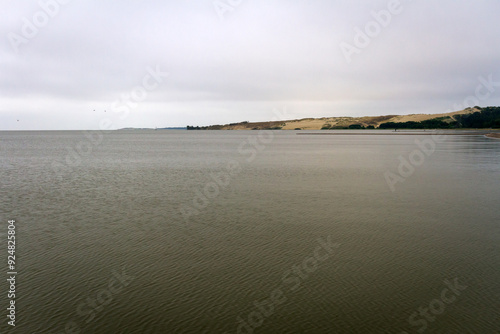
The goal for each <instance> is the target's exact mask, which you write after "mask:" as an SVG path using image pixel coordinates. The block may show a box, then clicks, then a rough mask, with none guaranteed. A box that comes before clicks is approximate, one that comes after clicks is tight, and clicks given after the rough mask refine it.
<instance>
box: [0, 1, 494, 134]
mask: <svg viewBox="0 0 500 334" xmlns="http://www.w3.org/2000/svg"><path fill="white" fill-rule="evenodd" d="M1 3H2V13H1V14H0V34H1V35H2V39H1V41H0V130H51V129H53V130H73V129H74V130H79V129H99V128H100V127H101V126H102V124H103V122H104V123H106V122H107V124H110V127H111V128H123V127H153V128H154V127H175V126H186V125H209V124H224V123H230V122H239V121H266V120H273V119H275V117H276V113H275V111H276V110H279V111H280V113H281V115H280V116H278V117H282V118H286V119H290V118H294V119H295V118H306V117H323V116H368V115H370V116H371V115H388V114H410V113H429V114H430V113H442V112H446V111H452V110H458V109H463V108H462V107H468V106H473V105H475V104H478V105H480V106H493V105H495V106H498V105H500V66H499V65H500V43H498V42H499V37H500V24H499V23H498V13H500V1H498V0H478V1H463V0H462V1H459V0H442V1H430V0H428V1H426V0H420V1H417V0H401V1H399V5H397V3H398V1H397V0H389V1H387V0H385V1H378V0H376V1H350V0H316V1H315V0H309V1H306V0H288V1H284V0H276V1H269V0H220V1H219V0H217V1H214V0H198V1H159V0H158V1H157V0H144V1H139V0H128V1H97V0H86V1H83V0H64V1H63V0H58V1H56V0H41V1H11V0H1ZM374 13H378V15H375V14H374ZM387 13H389V15H387ZM375 16H378V21H377V19H376V18H375ZM359 31H365V33H364V34H366V31H367V32H368V36H366V35H365V36H363V37H360V36H359ZM347 45H350V46H347ZM346 50H347V51H346ZM346 55H347V57H346ZM348 58H349V59H348ZM152 73H153V74H152ZM166 73H168V75H167V74H166ZM481 78H482V79H481ZM285 110H286V112H284V111H285ZM283 115H285V116H283ZM103 120H104V121H103Z"/></svg>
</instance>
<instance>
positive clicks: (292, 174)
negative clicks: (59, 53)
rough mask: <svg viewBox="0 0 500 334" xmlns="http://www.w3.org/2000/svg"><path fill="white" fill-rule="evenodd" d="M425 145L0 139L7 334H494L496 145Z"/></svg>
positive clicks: (166, 134)
mask: <svg viewBox="0 0 500 334" xmlns="http://www.w3.org/2000/svg"><path fill="white" fill-rule="evenodd" d="M301 133H304V131H302V132H301ZM351 133H352V132H351ZM362 133H367V132H362ZM376 133H382V132H380V131H377V132H376ZM101 136H102V137H101ZM431 138H432V137H431V136H412V135H409V134H399V135H392V134H391V133H387V135H376V136H371V135H359V136H358V135H348V136H318V135H297V131H274V132H262V133H260V132H258V131H248V132H247V131H241V132H238V131H218V132H217V131H215V132H212V131H111V132H105V133H87V134H85V133H84V132H80V131H68V132H64V131H62V132H1V133H0V180H1V189H0V192H1V198H0V199H1V202H0V210H1V211H0V213H1V215H0V217H1V220H2V224H1V226H2V227H1V228H2V230H1V231H0V236H1V241H0V247H1V248H0V250H1V252H2V258H6V255H7V253H6V252H7V250H6V245H7V242H6V231H7V221H8V220H10V219H15V220H16V226H17V244H16V247H17V248H16V251H17V270H18V276H17V291H16V292H17V293H16V307H17V308H16V327H15V328H14V329H10V328H8V326H7V321H6V317H5V316H6V311H5V309H6V307H7V305H8V300H7V293H6V292H7V289H8V286H7V284H6V283H4V284H3V285H2V287H1V291H2V292H1V295H0V305H1V309H2V310H4V311H2V312H3V313H5V314H2V318H3V319H4V320H3V321H2V323H1V324H0V332H1V333H6V332H7V330H11V332H12V333H53V334H61V333H103V334H108V333H221V334H223V333H252V332H253V333H273V334H275V333H314V334H315V333H353V334H354V333H355V334H363V333H366V334H374V333H394V334H400V333H405V332H406V333H408V334H411V333H480V334H489V333H500V284H499V282H500V211H499V209H498V208H499V199H500V140H493V139H487V138H485V137H483V136H480V135H472V136H466V135H456V136H446V139H445V140H444V141H440V142H434V143H435V149H434V152H431V151H429V152H427V153H429V154H425V153H424V154H423V155H422V154H420V153H418V152H421V151H420V149H419V146H418V145H417V144H416V143H415V140H416V139H418V140H420V141H424V140H427V144H428V145H431V144H429V141H430V140H431ZM428 147H431V146H428ZM78 151H79V152H80V153H77V152H78ZM415 152H416V153H415ZM410 157H412V159H413V161H414V162H416V163H417V165H416V166H413V165H411V168H410V169H408V168H409V167H408V166H407V167H406V169H402V171H403V174H404V175H403V176H401V175H399V172H398V167H399V166H400V164H401V161H402V160H401V159H403V160H409V159H410ZM418 159H420V160H418ZM413 169H414V170H413ZM386 172H391V173H393V174H391V175H392V177H394V176H396V175H399V176H398V177H399V178H398V179H397V180H398V181H403V180H404V182H396V183H394V189H393V190H394V191H392V190H391V188H390V186H389V184H388V183H387V180H386V178H385V176H384V175H385V174H386ZM393 180H394V179H393ZM4 266H5V265H4ZM4 276H7V275H6V274H4ZM419 330H420V331H419Z"/></svg>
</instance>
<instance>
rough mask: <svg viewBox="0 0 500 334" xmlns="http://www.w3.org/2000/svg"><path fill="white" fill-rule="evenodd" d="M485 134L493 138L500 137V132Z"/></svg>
mask: <svg viewBox="0 0 500 334" xmlns="http://www.w3.org/2000/svg"><path fill="white" fill-rule="evenodd" d="M484 136H485V137H488V138H492V139H500V132H493V133H487V134H485V135H484Z"/></svg>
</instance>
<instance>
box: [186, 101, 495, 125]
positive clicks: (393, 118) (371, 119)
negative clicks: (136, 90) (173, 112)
mask: <svg viewBox="0 0 500 334" xmlns="http://www.w3.org/2000/svg"><path fill="white" fill-rule="evenodd" d="M473 127H474V128H490V127H498V128H500V107H486V108H481V107H474V108H467V109H464V110H461V111H455V112H450V113H445V114H412V115H387V116H365V117H323V118H304V119H295V120H285V121H273V122H240V123H231V124H225V125H211V126H205V127H198V126H188V127H187V129H188V130H321V129H323V130H329V129H332V130H333V129H366V128H368V129H374V128H392V129H394V128H407V129H435V128H473Z"/></svg>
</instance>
